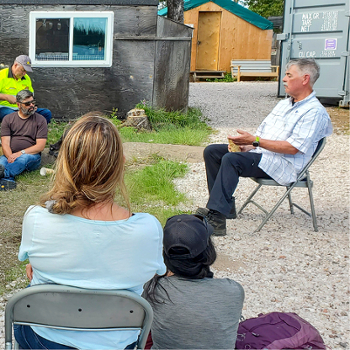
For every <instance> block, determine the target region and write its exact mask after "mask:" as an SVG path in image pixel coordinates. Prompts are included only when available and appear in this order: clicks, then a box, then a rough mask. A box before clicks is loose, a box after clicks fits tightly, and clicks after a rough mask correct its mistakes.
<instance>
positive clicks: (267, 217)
mask: <svg viewBox="0 0 350 350" xmlns="http://www.w3.org/2000/svg"><path fill="white" fill-rule="evenodd" d="M294 187H295V186H293V185H292V186H291V187H289V189H288V190H287V191H286V192H285V193H284V195H283V196H282V197H281V199H280V200H279V201H278V202H277V204H276V205H275V206H274V207H273V208H272V210H271V211H270V212H269V213H268V214H267V215H266V216H265V218H264V220H263V221H262V222H261V224H260V225H259V227H258V228H257V229H256V230H255V231H254V232H259V231H260V230H261V229H262V228H263V226H264V225H265V224H266V222H267V220H269V219H270V217H271V216H272V215H273V213H274V212H275V211H276V210H277V208H278V207H279V206H280V205H281V203H282V202H283V201H284V200H285V199H286V197H287V196H288V195H289V193H290V192H291V191H292V189H293V188H294Z"/></svg>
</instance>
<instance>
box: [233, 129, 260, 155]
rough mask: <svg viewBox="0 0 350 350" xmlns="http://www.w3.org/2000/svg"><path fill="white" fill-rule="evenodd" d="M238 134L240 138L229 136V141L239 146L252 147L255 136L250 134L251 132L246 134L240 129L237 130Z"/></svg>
mask: <svg viewBox="0 0 350 350" xmlns="http://www.w3.org/2000/svg"><path fill="white" fill-rule="evenodd" d="M237 132H238V133H239V135H238V136H230V135H229V136H228V139H230V140H232V141H233V142H234V143H235V144H236V145H238V146H246V145H251V144H252V143H253V141H254V140H255V136H254V135H252V134H249V132H246V131H243V130H240V129H237ZM242 152H245V151H242Z"/></svg>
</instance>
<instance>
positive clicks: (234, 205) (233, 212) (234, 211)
mask: <svg viewBox="0 0 350 350" xmlns="http://www.w3.org/2000/svg"><path fill="white" fill-rule="evenodd" d="M232 201H233V202H232V207H231V211H230V214H228V215H227V216H226V219H236V218H237V213H236V201H235V197H232Z"/></svg>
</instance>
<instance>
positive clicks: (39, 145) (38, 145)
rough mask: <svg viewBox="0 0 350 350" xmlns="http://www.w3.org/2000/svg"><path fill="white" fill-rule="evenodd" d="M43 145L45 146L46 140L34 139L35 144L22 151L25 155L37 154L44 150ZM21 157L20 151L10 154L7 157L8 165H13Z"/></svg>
mask: <svg viewBox="0 0 350 350" xmlns="http://www.w3.org/2000/svg"><path fill="white" fill-rule="evenodd" d="M45 145H46V139H36V144H35V145H33V146H30V147H28V148H26V149H24V151H25V152H26V154H37V153H40V152H41V151H43V150H44V148H45ZM4 153H5V152H4ZM21 155H22V153H21V151H19V152H16V153H12V154H11V155H10V156H9V157H7V161H8V162H9V163H13V162H14V161H15V160H16V159H17V158H18V157H20V156H21Z"/></svg>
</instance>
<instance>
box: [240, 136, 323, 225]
mask: <svg viewBox="0 0 350 350" xmlns="http://www.w3.org/2000/svg"><path fill="white" fill-rule="evenodd" d="M325 144H326V138H325V137H324V138H323V139H321V140H320V141H319V142H318V145H317V147H316V150H315V152H314V154H313V155H312V157H311V159H310V161H309V162H308V163H307V164H306V166H305V167H304V169H303V170H302V171H301V173H300V174H299V175H298V177H297V180H296V181H295V182H293V183H291V184H289V185H288V186H286V192H285V193H284V195H283V196H282V197H281V199H280V200H279V201H278V202H277V204H276V205H275V206H274V207H273V208H272V210H271V211H270V212H268V211H267V210H265V209H264V208H263V207H262V206H261V205H260V204H258V203H256V202H255V201H253V199H252V198H253V197H254V196H255V194H256V193H257V192H258V191H259V189H260V188H261V187H262V186H283V185H280V184H279V183H278V182H276V181H274V180H272V179H263V178H256V177H251V179H252V180H253V181H255V182H256V183H258V186H257V187H256V188H255V190H254V191H253V192H252V193H251V194H250V196H249V197H248V199H247V200H246V201H245V202H244V204H243V205H242V207H241V209H240V210H239V211H238V214H240V213H241V212H242V211H243V209H244V208H245V207H246V206H247V205H248V204H249V203H252V204H254V205H255V206H257V207H258V208H259V209H260V210H262V211H263V212H264V213H265V214H266V216H265V218H264V219H263V221H262V222H261V224H260V225H259V227H258V228H257V229H256V230H255V231H254V232H258V231H260V230H261V228H262V227H263V226H264V225H265V224H266V222H267V220H269V219H270V217H271V216H272V215H273V213H274V212H275V211H276V210H277V208H278V207H279V206H280V205H281V203H282V202H283V201H284V200H285V199H286V197H288V200H289V207H290V212H291V213H292V214H294V208H293V207H296V208H298V209H299V210H301V211H302V212H304V213H305V214H307V215H308V216H311V217H312V222H313V225H314V230H315V231H316V232H317V231H318V227H317V221H316V213H315V206H314V199H313V195H312V186H313V182H312V181H311V179H310V173H309V170H308V169H309V168H310V166H311V165H312V163H313V162H314V161H315V160H316V158H317V157H318V155H319V154H320V153H321V151H322V150H323V148H324V146H325ZM295 187H305V188H307V189H308V191H309V198H310V207H311V214H310V213H309V212H307V211H306V210H305V209H303V208H301V207H300V206H299V205H297V204H295V203H294V202H293V201H292V195H291V192H292V190H293V189H294V188H295Z"/></svg>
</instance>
